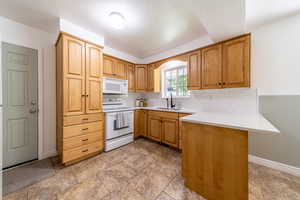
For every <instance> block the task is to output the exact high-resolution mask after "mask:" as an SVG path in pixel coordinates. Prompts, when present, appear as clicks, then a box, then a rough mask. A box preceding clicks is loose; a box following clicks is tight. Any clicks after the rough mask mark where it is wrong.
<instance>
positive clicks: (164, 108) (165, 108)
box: [157, 107, 181, 110]
mask: <svg viewBox="0 0 300 200" xmlns="http://www.w3.org/2000/svg"><path fill="white" fill-rule="evenodd" d="M157 109H162V110H181V109H180V108H167V107H157Z"/></svg>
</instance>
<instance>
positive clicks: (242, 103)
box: [127, 88, 257, 114]
mask: <svg viewBox="0 0 300 200" xmlns="http://www.w3.org/2000/svg"><path fill="white" fill-rule="evenodd" d="M136 97H144V98H146V99H147V100H148V106H151V107H156V106H166V100H165V99H163V98H161V94H160V93H132V94H129V95H128V100H127V102H128V103H127V104H131V105H134V100H135V98H136ZM132 102H133V103H132ZM174 102H175V104H176V105H177V106H178V105H179V106H180V107H182V108H185V109H189V110H195V111H197V110H198V111H207V112H228V113H245V112H246V113H249V114H251V113H255V112H257V89H251V88H238V89H236V88H235V89H215V90H198V91H191V95H190V97H186V98H177V99H174Z"/></svg>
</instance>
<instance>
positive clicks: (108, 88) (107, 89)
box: [103, 78, 128, 94]
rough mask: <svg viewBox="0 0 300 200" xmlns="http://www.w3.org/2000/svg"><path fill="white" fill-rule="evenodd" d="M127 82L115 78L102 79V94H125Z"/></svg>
mask: <svg viewBox="0 0 300 200" xmlns="http://www.w3.org/2000/svg"><path fill="white" fill-rule="evenodd" d="M127 93H128V81H127V80H122V79H116V78H103V94H127Z"/></svg>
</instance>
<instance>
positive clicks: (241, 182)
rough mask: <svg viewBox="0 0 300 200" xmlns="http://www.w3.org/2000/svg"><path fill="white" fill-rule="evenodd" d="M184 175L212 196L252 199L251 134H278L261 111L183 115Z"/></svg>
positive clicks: (191, 184)
mask: <svg viewBox="0 0 300 200" xmlns="http://www.w3.org/2000/svg"><path fill="white" fill-rule="evenodd" d="M180 120H181V123H182V127H181V130H182V153H183V155H182V176H183V177H184V179H185V185H186V186H187V187H188V188H190V189H191V190H193V191H195V192H197V193H199V194H200V195H201V196H203V197H205V198H206V199H209V200H220V199H222V200H233V199H234V200H248V134H249V132H255V133H261V134H278V133H279V131H278V130H277V129H276V128H275V127H274V126H273V125H272V124H271V123H270V122H269V121H267V120H266V119H265V118H264V117H263V116H262V115H261V114H259V113H257V114H251V115H249V116H248V115H246V114H245V115H243V116H241V115H239V116H236V115H234V114H229V113H227V114H225V113H205V112H203V113H201V112H200V113H199V112H198V113H196V114H194V115H189V116H185V117H182V118H181V119H180Z"/></svg>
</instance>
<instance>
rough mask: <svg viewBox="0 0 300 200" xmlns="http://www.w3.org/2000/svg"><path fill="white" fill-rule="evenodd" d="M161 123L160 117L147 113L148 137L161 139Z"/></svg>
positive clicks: (156, 139)
mask: <svg viewBox="0 0 300 200" xmlns="http://www.w3.org/2000/svg"><path fill="white" fill-rule="evenodd" d="M161 124H162V120H161V118H160V117H157V116H153V115H149V116H148V137H149V138H150V139H152V140H155V141H159V142H160V141H161Z"/></svg>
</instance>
